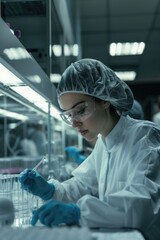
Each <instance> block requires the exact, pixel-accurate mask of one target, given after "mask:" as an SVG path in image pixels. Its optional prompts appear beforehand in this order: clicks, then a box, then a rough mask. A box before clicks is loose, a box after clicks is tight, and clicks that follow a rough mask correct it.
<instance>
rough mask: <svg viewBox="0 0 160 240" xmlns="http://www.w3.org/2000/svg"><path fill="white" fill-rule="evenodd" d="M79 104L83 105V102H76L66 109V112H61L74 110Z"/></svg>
mask: <svg viewBox="0 0 160 240" xmlns="http://www.w3.org/2000/svg"><path fill="white" fill-rule="evenodd" d="M81 103H85V101H84V100H83V101H80V102H77V103H75V104H74V105H73V106H72V107H71V108H70V109H68V110H63V109H62V112H67V111H69V110H72V109H74V108H75V107H77V106H78V105H79V104H81Z"/></svg>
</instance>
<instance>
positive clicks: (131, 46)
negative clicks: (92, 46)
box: [109, 42, 145, 56]
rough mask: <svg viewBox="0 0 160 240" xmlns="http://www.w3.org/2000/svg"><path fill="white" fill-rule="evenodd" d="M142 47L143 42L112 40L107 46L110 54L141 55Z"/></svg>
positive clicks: (143, 46)
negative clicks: (116, 41)
mask: <svg viewBox="0 0 160 240" xmlns="http://www.w3.org/2000/svg"><path fill="white" fill-rule="evenodd" d="M144 48H145V43H144V42H118V43H115V42H113V43H111V44H110V46H109V54H110V55H111V56H125V55H141V54H142V53H143V51H144Z"/></svg>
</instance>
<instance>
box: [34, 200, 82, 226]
mask: <svg viewBox="0 0 160 240" xmlns="http://www.w3.org/2000/svg"><path fill="white" fill-rule="evenodd" d="M32 213H33V217H32V221H31V224H32V225H33V226H34V225H35V224H36V223H37V221H38V220H40V222H41V223H42V224H44V225H46V226H47V227H52V226H58V225H59V224H66V225H76V224H78V221H79V218H80V209H79V207H78V206H77V205H76V204H72V203H71V204H67V203H62V202H59V201H55V200H50V201H49V202H47V203H45V204H44V205H43V206H41V207H40V208H39V209H37V210H34V211H33V212H32Z"/></svg>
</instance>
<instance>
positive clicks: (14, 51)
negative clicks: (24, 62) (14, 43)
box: [3, 47, 31, 60]
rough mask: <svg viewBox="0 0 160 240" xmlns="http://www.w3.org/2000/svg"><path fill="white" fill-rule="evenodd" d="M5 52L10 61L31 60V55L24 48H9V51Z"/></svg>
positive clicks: (5, 50)
mask: <svg viewBox="0 0 160 240" xmlns="http://www.w3.org/2000/svg"><path fill="white" fill-rule="evenodd" d="M3 52H4V54H5V55H7V57H8V58H9V59H10V60H19V59H28V58H31V56H30V54H29V53H28V52H27V51H26V50H25V49H24V48H22V47H18V48H7V49H4V51H3Z"/></svg>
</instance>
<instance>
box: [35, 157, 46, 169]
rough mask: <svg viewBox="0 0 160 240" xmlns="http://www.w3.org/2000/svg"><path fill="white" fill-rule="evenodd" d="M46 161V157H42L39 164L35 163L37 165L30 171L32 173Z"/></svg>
mask: <svg viewBox="0 0 160 240" xmlns="http://www.w3.org/2000/svg"><path fill="white" fill-rule="evenodd" d="M46 161H47V159H46V156H44V157H43V158H42V159H41V161H40V162H39V163H37V165H36V166H35V167H34V168H33V169H32V171H35V170H37V168H38V167H39V166H40V165H41V164H42V163H45V162H46Z"/></svg>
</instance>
